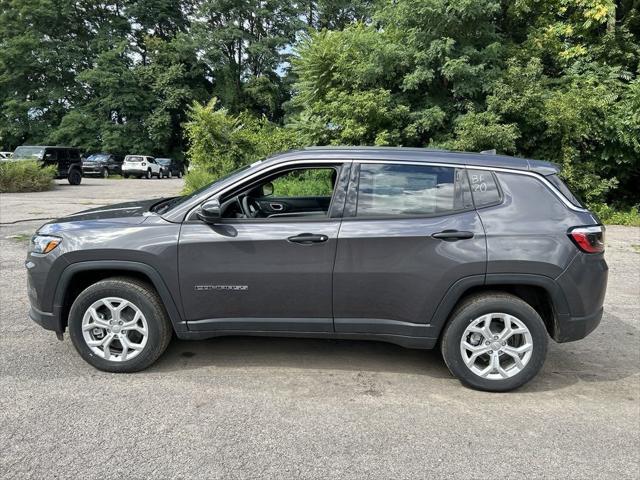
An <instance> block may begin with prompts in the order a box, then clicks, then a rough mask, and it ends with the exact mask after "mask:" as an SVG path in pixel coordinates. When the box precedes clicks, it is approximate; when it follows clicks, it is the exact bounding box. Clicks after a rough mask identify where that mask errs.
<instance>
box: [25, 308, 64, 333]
mask: <svg viewBox="0 0 640 480" xmlns="http://www.w3.org/2000/svg"><path fill="white" fill-rule="evenodd" d="M29 318H30V319H31V320H33V321H34V322H36V323H37V324H38V325H40V326H41V327H42V328H44V329H45V330H52V331H54V332H56V333H62V332H64V327H63V326H62V322H61V321H60V315H56V314H55V313H50V312H43V311H41V310H38V309H37V308H36V307H34V306H33V305H31V308H30V309H29Z"/></svg>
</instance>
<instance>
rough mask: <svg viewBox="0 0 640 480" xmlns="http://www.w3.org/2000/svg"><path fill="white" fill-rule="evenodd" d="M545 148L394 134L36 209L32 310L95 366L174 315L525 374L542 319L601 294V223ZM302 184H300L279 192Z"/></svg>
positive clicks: (154, 349) (192, 326) (120, 358)
mask: <svg viewBox="0 0 640 480" xmlns="http://www.w3.org/2000/svg"><path fill="white" fill-rule="evenodd" d="M558 173H559V168H558V166H557V165H555V164H552V163H548V162H543V161H536V160H526V159H521V158H512V157H506V156H500V155H482V154H471V153H469V154H467V153H454V152H442V151H429V150H422V149H401V148H310V149H305V150H301V151H294V152H288V153H286V154H282V155H278V156H275V157H273V158H270V159H267V160H264V161H261V162H256V163H254V164H253V165H251V166H248V167H244V168H242V169H240V170H238V171H236V172H234V173H232V174H231V175H229V176H226V177H224V178H221V179H220V180H218V181H216V182H214V183H212V184H211V185H209V186H208V187H205V188H203V189H201V190H198V191H196V192H195V193H193V194H191V195H187V196H184V197H175V198H170V199H164V200H146V201H140V202H131V203H124V204H121V205H111V206H109V207H106V208H97V209H93V210H87V211H86V212H84V213H80V214H74V215H72V216H70V217H66V218H61V219H59V220H55V221H53V222H51V223H48V224H45V225H44V226H42V227H41V228H40V229H39V230H38V231H37V233H36V235H35V236H34V237H33V239H32V242H31V247H30V251H29V253H28V256H27V262H26V267H27V271H28V292H29V299H30V302H31V310H30V316H31V318H32V319H33V320H34V321H35V322H37V323H39V324H40V325H42V326H43V327H44V328H46V329H49V330H53V331H55V332H56V333H57V335H58V338H60V339H62V336H63V332H65V331H66V330H68V331H69V333H70V336H71V340H72V342H73V344H74V346H75V348H76V349H77V351H78V352H79V354H80V355H81V356H82V358H84V359H85V360H86V361H87V362H89V363H90V364H91V365H93V366H94V367H96V368H98V369H101V370H106V371H110V372H134V371H137V370H141V369H144V368H146V367H148V366H149V365H151V364H152V363H153V362H154V361H156V359H157V358H158V357H159V356H160V355H161V354H162V352H163V351H164V350H165V349H166V347H167V345H168V343H169V341H170V339H171V337H172V335H173V334H174V332H175V334H176V336H177V337H179V338H181V339H202V338H209V337H216V336H221V335H260V336H288V337H290V336H299V337H315V338H338V339H368V340H381V341H387V342H392V343H396V344H399V345H402V346H405V347H410V348H420V349H430V348H434V347H439V348H440V349H441V351H442V355H443V357H444V360H445V362H446V364H447V366H448V368H449V369H450V371H451V372H452V373H453V374H454V375H455V376H456V377H458V378H459V379H460V380H461V381H462V382H463V383H464V384H465V385H468V386H471V387H473V388H477V389H482V390H489V391H506V390H511V389H513V388H516V387H519V386H521V385H523V384H525V383H526V382H528V381H529V380H531V379H532V378H533V377H534V376H535V375H536V374H537V373H538V372H539V370H540V368H541V367H542V364H543V363H544V360H545V357H546V353H547V341H548V337H551V338H553V339H554V340H555V341H556V342H569V341H573V340H578V339H581V338H583V337H585V336H586V335H588V334H589V333H590V332H592V331H593V330H594V329H595V328H596V327H597V326H598V324H599V322H600V319H601V317H602V313H603V307H602V305H603V300H604V295H605V290H606V284H607V264H606V262H605V259H604V253H603V252H604V227H603V226H602V225H601V224H600V222H599V220H598V218H597V217H596V216H595V215H594V214H593V213H591V212H590V211H589V210H587V209H586V208H585V207H584V206H583V205H582V204H581V203H580V201H579V200H578V199H577V198H576V197H575V196H574V195H572V193H571V192H570V191H569V189H568V188H567V187H566V185H565V184H564V183H563V182H562V181H561V180H560V178H559V177H558ZM296 192H300V193H296Z"/></svg>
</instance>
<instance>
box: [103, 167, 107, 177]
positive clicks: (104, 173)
mask: <svg viewBox="0 0 640 480" xmlns="http://www.w3.org/2000/svg"><path fill="white" fill-rule="evenodd" d="M102 178H109V169H108V168H107V167H104V168H103V169H102Z"/></svg>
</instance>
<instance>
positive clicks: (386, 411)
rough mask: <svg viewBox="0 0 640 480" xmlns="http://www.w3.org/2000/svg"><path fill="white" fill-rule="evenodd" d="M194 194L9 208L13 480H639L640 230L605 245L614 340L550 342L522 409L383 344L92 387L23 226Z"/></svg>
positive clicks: (293, 349)
mask: <svg viewBox="0 0 640 480" xmlns="http://www.w3.org/2000/svg"><path fill="white" fill-rule="evenodd" d="M181 187H182V181H181V180H177V179H174V180H155V179H154V180H101V179H100V180H98V179H96V180H92V179H85V180H84V181H83V184H82V185H81V186H79V187H70V186H69V185H66V184H65V183H64V182H59V183H58V186H57V187H56V189H55V190H53V191H51V192H44V193H37V194H11V195H8V194H7V195H0V223H2V224H3V225H0V247H1V248H0V252H1V255H0V261H1V263H0V269H1V271H0V477H1V478H86V479H90V478H100V479H105V478H119V477H126V478H131V479H138V478H194V477H199V478H212V477H225V478H243V479H245V478H258V477H259V478H264V477H267V478H273V477H279V478H385V479H386V478H418V477H419V478H425V477H431V478H442V477H447V478H449V477H455V478H494V479H495V478H518V477H524V478H562V477H564V478H589V479H592V478H616V479H618V478H633V479H637V478H639V477H640V462H639V456H638V452H639V451H640V401H639V400H640V375H639V371H640V332H639V327H640V229H638V228H625V227H610V228H609V229H608V232H607V260H608V262H609V266H610V277H609V290H608V293H607V299H606V313H605V317H604V319H603V322H602V324H601V326H600V328H599V329H598V330H596V331H595V332H594V333H593V334H592V335H591V336H590V337H588V338H587V339H585V340H583V341H581V342H576V343H569V344H564V345H558V344H555V343H551V344H550V350H549V356H548V359H547V363H546V365H545V367H544V369H543V371H542V372H541V374H540V375H539V376H538V377H537V378H536V379H535V380H534V381H533V382H531V383H530V384H529V385H527V386H526V387H524V388H523V389H521V390H519V391H517V392H515V393H510V394H489V393H482V392H475V391H472V390H468V389H466V388H463V387H462V386H461V385H460V384H459V383H458V382H457V381H456V380H455V379H453V378H452V377H451V376H450V374H449V373H448V371H447V369H446V367H445V366H444V363H443V361H442V359H441V357H440V355H439V353H437V352H423V351H416V350H406V349H403V348H400V347H397V346H393V345H387V344H383V343H375V342H356V341H325V340H300V339H269V338H235V337H234V338H219V339H213V340H208V341H201V342H185V341H176V340H174V341H173V342H172V344H171V345H170V347H169V350H168V351H167V353H166V354H165V355H164V356H163V357H162V358H161V359H160V361H159V362H158V363H157V364H156V365H155V366H153V367H152V368H151V369H149V370H147V371H145V372H141V373H138V374H133V375H115V374H107V373H102V372H99V371H97V370H94V369H93V368H91V367H90V366H89V365H87V364H86V363H84V362H83V361H82V360H81V359H80V357H79V356H78V355H77V354H76V352H75V350H74V349H73V346H72V345H71V342H70V341H69V339H68V337H66V338H65V341H64V342H58V341H57V340H56V338H55V335H54V334H53V333H51V332H47V331H44V330H42V329H41V328H40V327H38V326H37V325H35V324H34V323H32V322H31V321H30V320H29V319H28V318H27V310H28V302H27V296H26V291H25V290H26V289H25V282H26V280H25V270H24V267H23V263H24V258H25V249H26V246H27V240H28V237H29V236H30V235H31V234H32V233H33V231H34V230H35V229H36V228H37V227H38V226H39V225H40V224H42V223H43V222H44V221H43V220H39V221H29V222H18V223H13V224H8V223H9V222H16V221H20V220H25V219H29V218H34V217H37V218H45V217H52V216H59V215H61V214H67V213H71V212H76V211H80V210H83V209H86V208H92V207H94V206H98V205H106V204H109V203H115V202H118V201H124V200H128V199H136V198H153V197H160V196H167V195H172V194H176V193H177V192H179V190H180V189H181Z"/></svg>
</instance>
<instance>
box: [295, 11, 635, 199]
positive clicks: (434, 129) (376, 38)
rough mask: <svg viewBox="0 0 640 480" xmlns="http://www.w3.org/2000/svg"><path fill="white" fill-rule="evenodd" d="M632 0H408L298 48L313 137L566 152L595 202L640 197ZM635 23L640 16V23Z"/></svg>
mask: <svg viewBox="0 0 640 480" xmlns="http://www.w3.org/2000/svg"><path fill="white" fill-rule="evenodd" d="M632 4H633V2H623V3H615V4H614V3H613V2H610V1H609V0H587V1H583V0H579V1H578V0H562V1H560V2H552V1H542V2H540V1H534V0H522V1H518V2H515V3H510V2H507V3H505V2H502V3H501V2H498V1H493V0H483V1H480V2H478V1H471V0H398V1H397V2H393V4H380V6H379V7H378V8H377V9H376V10H375V12H374V19H375V20H376V23H375V24H353V25H349V26H347V27H346V28H344V29H343V30H341V31H321V32H318V33H314V32H312V33H311V34H310V35H308V36H307V37H305V38H304V39H303V40H302V41H301V42H300V43H299V44H298V47H297V55H298V58H295V59H294V61H293V67H294V69H293V71H294V74H295V75H296V76H297V80H296V83H295V84H294V87H295V89H296V95H295V96H294V98H293V101H292V103H291V105H292V107H293V109H294V110H293V112H292V114H291V120H290V126H291V128H293V129H295V130H296V131H298V132H300V135H301V137H302V138H304V140H305V142H306V143H315V144H352V145H362V144H377V145H405V146H438V147H444V148H450V149H456V150H467V151H478V150H488V149H493V148H495V149H496V150H497V151H498V152H501V153H508V154H513V155H519V156H525V157H530V158H539V159H543V160H550V161H554V162H557V163H559V164H561V165H562V167H563V170H564V171H563V176H564V178H565V179H566V180H567V181H568V183H569V184H570V186H571V187H572V188H573V189H574V190H575V191H576V192H577V193H578V194H579V195H580V196H581V197H582V198H584V199H585V200H586V201H588V202H592V203H599V202H600V203H601V202H603V201H609V202H615V203H616V204H626V205H630V204H635V203H637V202H638V199H639V197H638V189H637V185H638V184H639V183H640V174H639V173H638V172H639V171H640V160H639V159H640V150H639V148H638V147H639V142H640V113H639V112H640V86H639V85H640V83H639V80H638V77H637V74H638V65H639V62H640V45H639V43H638V41H637V38H639V35H640V31H639V30H640V29H639V27H638V21H637V11H635V10H634V7H633V6H632ZM634 19H635V20H634Z"/></svg>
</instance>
